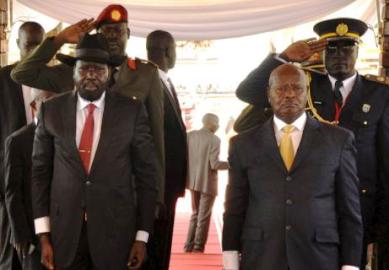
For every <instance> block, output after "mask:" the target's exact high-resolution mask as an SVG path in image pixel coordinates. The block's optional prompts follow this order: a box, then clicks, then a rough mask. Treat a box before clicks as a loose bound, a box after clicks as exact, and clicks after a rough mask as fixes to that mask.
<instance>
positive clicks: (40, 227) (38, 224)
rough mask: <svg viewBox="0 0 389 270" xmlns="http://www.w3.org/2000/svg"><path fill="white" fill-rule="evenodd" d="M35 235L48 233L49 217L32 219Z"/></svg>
mask: <svg viewBox="0 0 389 270" xmlns="http://www.w3.org/2000/svg"><path fill="white" fill-rule="evenodd" d="M34 225H35V234H40V233H49V232H50V217H48V216H47V217H40V218H36V219H34Z"/></svg>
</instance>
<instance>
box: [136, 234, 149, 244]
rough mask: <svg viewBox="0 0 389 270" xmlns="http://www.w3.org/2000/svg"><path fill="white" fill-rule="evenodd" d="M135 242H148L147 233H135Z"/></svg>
mask: <svg viewBox="0 0 389 270" xmlns="http://www.w3.org/2000/svg"><path fill="white" fill-rule="evenodd" d="M135 240H136V241H142V242H145V243H147V242H148V241H149V233H148V232H146V231H137V232H136V236H135Z"/></svg>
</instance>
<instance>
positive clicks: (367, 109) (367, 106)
mask: <svg viewBox="0 0 389 270" xmlns="http://www.w3.org/2000/svg"><path fill="white" fill-rule="evenodd" d="M370 108H371V106H370V104H363V105H362V111H363V112H364V113H368V112H369V111H370Z"/></svg>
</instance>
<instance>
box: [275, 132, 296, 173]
mask: <svg viewBox="0 0 389 270" xmlns="http://www.w3.org/2000/svg"><path fill="white" fill-rule="evenodd" d="M293 130H294V126H292V125H287V126H285V127H283V128H282V131H283V133H284V134H283V136H282V138H281V141H280V146H279V147H280V154H281V157H282V160H283V161H284V164H285V166H286V168H287V169H288V171H289V170H290V168H291V167H292V164H293V160H294V150H293V143H292V138H291V136H290V134H291V133H292V131H293Z"/></svg>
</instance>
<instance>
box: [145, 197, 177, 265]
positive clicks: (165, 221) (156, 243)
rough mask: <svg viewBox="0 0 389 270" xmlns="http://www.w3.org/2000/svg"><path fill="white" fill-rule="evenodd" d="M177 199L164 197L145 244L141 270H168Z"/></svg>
mask: <svg viewBox="0 0 389 270" xmlns="http://www.w3.org/2000/svg"><path fill="white" fill-rule="evenodd" d="M177 199H178V197H177V196H166V195H165V207H164V209H163V210H161V211H160V215H159V217H158V218H157V219H156V220H155V221H154V231H153V233H152V234H151V237H150V239H149V242H148V244H147V259H146V261H145V263H144V265H143V266H142V268H141V269H142V270H168V269H169V264H170V255H171V249H172V240H173V229H174V219H175V215H176V203H177Z"/></svg>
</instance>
